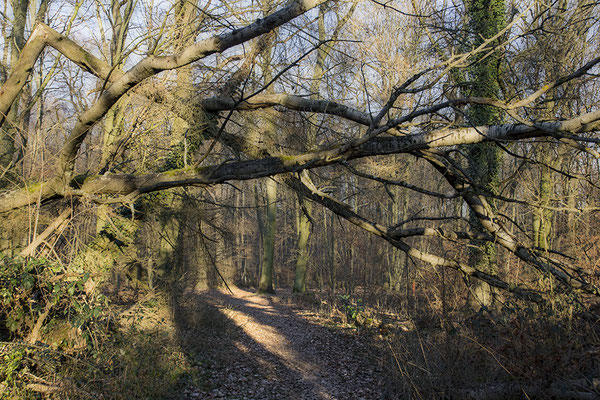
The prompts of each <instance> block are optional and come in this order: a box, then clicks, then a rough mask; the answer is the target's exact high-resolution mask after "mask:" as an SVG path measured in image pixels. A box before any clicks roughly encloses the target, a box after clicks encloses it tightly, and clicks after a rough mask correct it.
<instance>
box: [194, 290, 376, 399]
mask: <svg viewBox="0 0 600 400" xmlns="http://www.w3.org/2000/svg"><path fill="white" fill-rule="evenodd" d="M198 303H202V304H198ZM284 303H288V304H284ZM196 306H198V307H215V308H216V309H217V310H219V312H220V313H221V314H223V315H225V316H226V317H227V318H226V320H227V321H228V323H231V324H232V325H234V326H235V327H232V328H233V329H225V333H221V334H216V335H214V336H215V337H212V338H210V340H209V341H210V342H211V344H208V345H206V344H205V346H203V352H204V354H203V357H205V360H206V359H208V360H210V361H209V362H208V364H210V365H206V364H205V367H206V371H207V372H206V376H205V378H206V384H205V385H204V386H205V387H204V388H196V389H194V390H192V391H189V392H188V393H186V395H185V397H186V398H201V399H228V400H229V399H231V400H233V399H257V400H258V399H306V400H309V399H327V400H330V399H357V400H360V399H364V400H367V399H369V400H371V399H382V398H385V397H386V396H385V395H384V393H383V388H382V387H383V383H382V382H383V381H384V379H383V375H382V373H381V371H379V370H378V367H377V366H378V364H379V362H378V360H377V359H376V354H377V353H376V352H374V351H373V350H374V349H373V348H372V347H371V346H369V345H368V344H366V343H365V342H364V341H363V340H361V339H360V338H359V337H357V336H352V335H349V334H347V333H344V332H342V331H340V330H333V329H331V328H327V327H325V326H322V325H320V324H318V323H317V321H316V318H315V317H314V314H312V313H311V312H310V311H308V310H306V309H303V308H301V307H298V306H294V305H291V296H290V293H289V291H288V292H285V291H284V290H281V291H280V293H278V295H277V296H275V295H273V296H259V295H257V294H255V293H253V292H250V291H246V290H242V289H237V288H235V289H233V295H232V294H231V293H230V292H228V291H224V290H220V291H217V290H213V291H208V292H202V293H199V294H198V297H197V299H196ZM221 331H222V329H221ZM196 338H198V336H196ZM205 339H206V338H204V339H202V340H205ZM189 340H193V339H188V341H189Z"/></svg>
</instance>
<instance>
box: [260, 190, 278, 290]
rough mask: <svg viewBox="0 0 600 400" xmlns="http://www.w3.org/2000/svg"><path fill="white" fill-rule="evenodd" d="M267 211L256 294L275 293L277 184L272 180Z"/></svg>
mask: <svg viewBox="0 0 600 400" xmlns="http://www.w3.org/2000/svg"><path fill="white" fill-rule="evenodd" d="M266 186H267V211H266V218H265V229H264V234H263V255H262V260H261V271H260V281H259V282H258V293H275V290H274V289H273V254H274V252H275V218H276V213H277V184H276V183H275V181H274V180H273V179H268V180H267V183H266Z"/></svg>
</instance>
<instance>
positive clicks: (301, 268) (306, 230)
mask: <svg viewBox="0 0 600 400" xmlns="http://www.w3.org/2000/svg"><path fill="white" fill-rule="evenodd" d="M298 203H299V205H300V209H299V214H298V232H297V234H298V237H297V243H296V249H297V254H296V257H297V258H296V268H295V272H294V287H293V289H292V291H293V292H295V293H304V292H305V291H306V269H307V265H308V259H309V252H308V239H309V236H310V220H309V215H310V212H311V211H312V203H311V202H309V201H307V200H305V199H304V198H303V197H299V198H298ZM307 214H308V215H307Z"/></svg>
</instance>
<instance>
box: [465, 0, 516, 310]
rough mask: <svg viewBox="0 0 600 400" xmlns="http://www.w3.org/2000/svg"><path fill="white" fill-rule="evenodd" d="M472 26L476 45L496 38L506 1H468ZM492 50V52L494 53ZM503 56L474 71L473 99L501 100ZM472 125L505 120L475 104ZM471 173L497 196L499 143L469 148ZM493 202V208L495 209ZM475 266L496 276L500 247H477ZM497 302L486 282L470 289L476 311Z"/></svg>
mask: <svg viewBox="0 0 600 400" xmlns="http://www.w3.org/2000/svg"><path fill="white" fill-rule="evenodd" d="M465 5H466V10H467V18H468V19H469V23H468V27H469V29H470V32H471V34H472V43H471V44H472V46H473V47H477V46H479V45H481V44H482V43H483V42H484V40H486V39H488V38H490V37H493V36H494V35H496V34H498V32H499V31H500V30H501V29H502V28H503V27H504V25H505V23H506V18H505V9H506V5H505V1H504V0H466V1H465ZM490 51H492V50H490ZM501 57H502V56H501V53H500V52H499V51H498V50H495V51H493V52H492V53H491V54H489V55H487V54H484V55H483V56H480V57H479V60H477V61H476V62H475V63H474V64H473V66H472V67H471V68H470V71H469V74H468V75H469V76H468V80H469V83H468V92H469V95H471V96H477V97H488V98H492V99H497V98H498V96H499V94H500V85H499V82H498V78H499V77H498V71H499V63H500V61H501ZM467 116H468V118H469V123H470V124H471V125H473V126H480V125H488V124H489V125H491V124H497V123H499V122H500V121H501V116H500V113H499V111H498V110H497V109H496V108H494V107H490V106H486V105H473V106H471V107H470V108H469V109H468V110H467ZM468 154H469V172H470V174H471V177H472V178H473V179H474V181H475V183H476V184H477V185H478V186H479V187H480V188H481V189H483V190H484V191H487V192H491V193H494V194H496V193H497V192H498V190H499V183H500V167H501V164H502V153H501V151H500V149H499V148H498V147H497V146H496V144H495V143H493V142H491V143H481V144H477V145H474V146H471V147H469V152H468ZM493 203H494V202H492V204H491V205H492V207H494V204H493ZM471 221H472V223H473V225H474V226H475V227H476V229H477V230H479V231H480V232H483V231H484V229H483V227H482V226H481V224H480V222H479V220H478V218H477V216H475V215H473V214H472V215H471ZM470 258H471V264H472V265H473V266H474V267H475V268H477V269H478V270H480V271H483V272H486V273H489V274H496V273H497V263H496V245H495V244H494V243H492V242H485V243H483V244H481V245H479V246H477V247H474V248H473V250H472V252H471V255H470ZM492 302H493V292H492V288H491V286H489V285H488V284H487V283H484V282H482V281H477V283H475V284H473V285H472V286H471V289H470V296H469V299H468V303H469V305H471V306H472V307H473V308H476V309H479V308H480V307H482V306H483V307H488V306H490V305H491V304H492Z"/></svg>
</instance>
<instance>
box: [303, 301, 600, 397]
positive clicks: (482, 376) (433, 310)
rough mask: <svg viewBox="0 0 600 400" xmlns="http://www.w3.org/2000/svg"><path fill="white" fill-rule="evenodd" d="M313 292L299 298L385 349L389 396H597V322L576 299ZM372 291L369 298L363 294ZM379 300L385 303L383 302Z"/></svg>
mask: <svg viewBox="0 0 600 400" xmlns="http://www.w3.org/2000/svg"><path fill="white" fill-rule="evenodd" d="M385 296H389V297H395V294H394V293H389V294H388V293H377V294H376V295H372V294H369V293H357V294H354V295H342V296H339V295H338V296H334V295H331V294H329V293H325V292H321V293H318V292H312V293H310V294H307V295H306V296H305V297H304V299H302V300H301V301H302V302H303V303H304V304H305V305H307V306H310V307H312V308H313V309H314V310H315V311H317V312H318V313H319V314H320V315H321V317H324V318H326V319H327V320H328V321H330V323H331V325H332V326H333V327H338V328H347V327H352V328H353V329H354V330H355V332H356V333H357V334H359V335H362V336H364V337H367V338H368V339H369V340H371V341H372V343H373V344H375V345H376V346H378V347H379V349H380V355H381V356H380V362H381V363H382V367H383V368H384V369H385V370H386V371H387V373H386V376H387V380H386V382H385V383H384V385H383V387H382V392H383V393H382V395H383V398H386V399H465V398H467V399H485V398H494V399H504V398H527V397H528V396H529V398H536V399H554V398H594V396H600V392H599V391H598V388H599V387H600V386H599V384H600V380H599V379H598V378H599V377H600V363H598V361H597V360H598V355H600V327H599V326H598V323H597V322H596V321H594V320H591V319H590V318H589V314H587V315H586V314H585V313H583V311H584V310H583V309H582V310H580V311H582V312H580V313H579V316H578V315H574V314H573V312H572V311H573V307H571V306H570V305H569V304H571V301H570V300H568V299H566V300H565V299H562V300H560V301H562V302H563V303H564V305H565V306H564V307H560V306H559V303H560V302H559V300H557V298H555V299H554V300H553V301H552V302H551V305H550V306H547V307H540V306H534V305H531V304H528V303H519V302H516V301H515V302H512V303H511V304H510V306H509V304H508V303H505V305H504V307H498V308H497V309H494V310H481V311H479V312H473V311H472V310H470V309H467V308H466V307H465V308H463V309H459V310H453V311H452V312H446V313H444V312H443V310H442V309H440V308H437V307H436V306H435V305H431V304H430V305H429V306H427V305H426V304H421V307H420V309H419V312H418V313H416V312H413V313H410V312H407V310H406V309H405V307H403V304H405V303H401V302H398V303H396V310H397V311H396V312H394V302H393V301H390V299H389V298H388V299H382V297H385ZM365 299H368V300H365ZM381 304H385V307H382V306H381Z"/></svg>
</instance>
